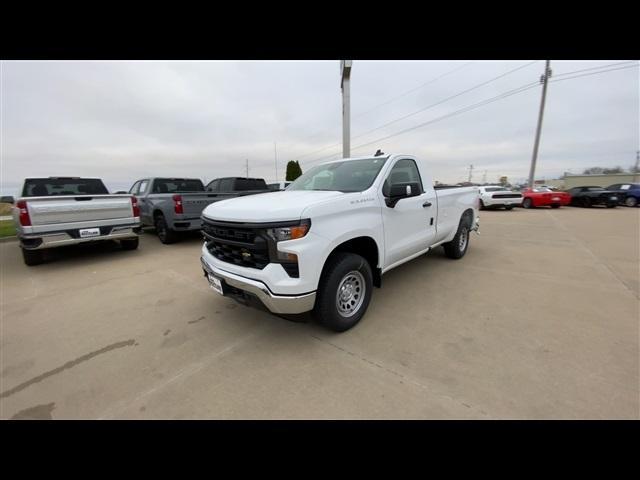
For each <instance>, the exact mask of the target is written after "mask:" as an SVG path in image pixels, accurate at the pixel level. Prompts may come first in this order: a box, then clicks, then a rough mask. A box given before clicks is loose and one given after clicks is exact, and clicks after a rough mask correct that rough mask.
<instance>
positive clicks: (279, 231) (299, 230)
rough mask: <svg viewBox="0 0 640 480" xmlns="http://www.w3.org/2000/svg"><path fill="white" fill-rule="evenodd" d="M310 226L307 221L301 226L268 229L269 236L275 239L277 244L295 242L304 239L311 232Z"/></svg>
mask: <svg viewBox="0 0 640 480" xmlns="http://www.w3.org/2000/svg"><path fill="white" fill-rule="evenodd" d="M310 226H311V225H310V222H309V221H308V220H307V221H306V222H305V221H303V222H301V223H300V225H295V226H292V227H278V228H268V229H267V235H269V236H270V237H271V238H273V239H274V240H275V241H276V242H283V241H285V240H295V239H296V238H302V237H304V236H305V235H306V234H307V232H308V231H309V227H310Z"/></svg>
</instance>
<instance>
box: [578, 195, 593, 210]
mask: <svg viewBox="0 0 640 480" xmlns="http://www.w3.org/2000/svg"><path fill="white" fill-rule="evenodd" d="M580 203H581V204H582V206H583V207H584V208H591V199H590V198H589V197H582V202H580Z"/></svg>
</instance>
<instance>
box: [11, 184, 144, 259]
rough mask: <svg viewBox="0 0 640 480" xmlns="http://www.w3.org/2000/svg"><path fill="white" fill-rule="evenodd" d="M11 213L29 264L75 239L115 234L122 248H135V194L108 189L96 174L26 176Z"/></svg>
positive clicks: (90, 239)
mask: <svg viewBox="0 0 640 480" xmlns="http://www.w3.org/2000/svg"><path fill="white" fill-rule="evenodd" d="M7 200H10V203H14V201H13V198H11V197H9V198H8V199H7ZM12 213H13V219H14V221H15V224H16V230H17V236H18V240H19V241H20V247H21V250H22V257H23V259H24V263H26V264H27V265H37V264H39V263H41V262H42V261H43V259H44V256H43V253H44V251H45V250H47V249H50V248H56V247H62V246H66V245H74V244H77V243H85V242H97V241H105V240H118V241H119V242H120V245H121V246H122V248H123V249H124V250H133V249H136V248H138V232H139V231H140V211H139V208H138V202H137V199H136V197H135V196H134V195H129V194H126V195H115V194H109V192H108V190H107V187H105V186H104V183H102V180H100V179H98V178H80V177H49V178H27V179H26V180H25V181H24V184H23V186H22V194H21V197H19V198H18V199H17V201H15V205H14V207H13V209H12Z"/></svg>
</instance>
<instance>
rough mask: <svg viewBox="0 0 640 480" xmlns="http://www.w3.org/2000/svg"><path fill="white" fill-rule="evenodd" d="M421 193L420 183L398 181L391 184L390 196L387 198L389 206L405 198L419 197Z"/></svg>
mask: <svg viewBox="0 0 640 480" xmlns="http://www.w3.org/2000/svg"><path fill="white" fill-rule="evenodd" d="M418 195H420V185H419V184H418V183H396V184H394V185H391V188H390V189H389V196H388V197H386V198H385V203H386V204H387V207H389V208H393V207H395V206H396V203H398V202H399V201H400V200H402V199H403V198H409V197H417V196H418Z"/></svg>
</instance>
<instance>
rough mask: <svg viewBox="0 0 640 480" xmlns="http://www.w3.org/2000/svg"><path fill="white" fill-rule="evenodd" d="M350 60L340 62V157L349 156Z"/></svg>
mask: <svg viewBox="0 0 640 480" xmlns="http://www.w3.org/2000/svg"><path fill="white" fill-rule="evenodd" d="M352 63H353V62H352V61H351V60H342V61H341V62H340V88H341V89H342V158H348V157H350V156H351V132H350V127H351V98H350V93H351V92H350V90H349V80H350V78H351V65H352Z"/></svg>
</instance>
